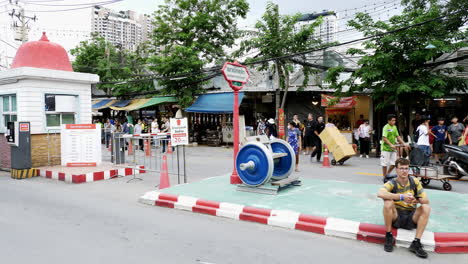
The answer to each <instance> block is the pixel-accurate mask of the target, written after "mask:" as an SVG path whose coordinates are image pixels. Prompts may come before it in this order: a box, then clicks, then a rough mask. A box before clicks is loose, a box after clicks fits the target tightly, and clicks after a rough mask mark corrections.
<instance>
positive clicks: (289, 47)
mask: <svg viewBox="0 0 468 264" xmlns="http://www.w3.org/2000/svg"><path fill="white" fill-rule="evenodd" d="M301 17H302V15H301V14H297V15H294V16H289V15H280V14H279V7H278V5H277V4H274V3H271V2H268V3H267V6H266V11H265V13H264V14H263V16H262V19H261V20H260V21H258V22H257V23H256V24H255V28H256V31H257V32H256V33H254V36H253V37H252V38H250V39H248V40H245V41H243V42H242V43H241V46H240V49H239V50H238V51H237V52H236V53H234V56H241V55H244V54H247V53H249V52H251V51H252V50H258V54H257V55H256V56H255V57H254V58H249V59H247V60H246V62H247V63H249V62H252V61H262V60H264V59H265V62H263V63H260V64H259V65H260V66H259V67H258V70H270V71H272V72H273V73H275V74H276V75H277V76H278V80H279V87H278V89H277V94H276V95H277V97H276V98H277V105H276V108H284V106H285V103H286V97H287V93H288V88H289V74H290V73H291V72H292V70H293V66H294V65H301V66H302V71H303V73H304V77H305V78H304V81H303V84H302V87H301V88H303V87H305V86H306V85H307V83H308V82H309V77H310V75H311V74H312V73H313V72H315V68H314V67H312V66H310V64H308V63H305V61H306V57H305V56H303V57H302V58H297V57H295V58H294V57H285V58H278V57H281V56H284V55H287V54H291V53H297V52H303V51H306V50H310V49H314V48H318V47H319V46H320V40H318V39H314V38H312V35H313V33H314V30H315V28H316V27H317V26H318V25H320V23H322V19H321V18H319V19H316V20H315V21H314V22H312V23H310V24H308V25H305V26H303V27H300V28H299V27H298V25H297V22H298V21H299V19H300V18H301ZM271 58H278V59H275V60H274V61H273V62H272V63H270V62H269V59H271ZM281 91H284V95H283V98H282V100H281V105H279V100H278V99H279V98H280V93H281Z"/></svg>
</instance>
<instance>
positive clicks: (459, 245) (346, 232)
mask: <svg viewBox="0 0 468 264" xmlns="http://www.w3.org/2000/svg"><path fill="white" fill-rule="evenodd" d="M138 200H139V202H140V203H143V204H148V205H155V206H160V207H168V208H175V209H180V210H185V211H192V212H196V213H202V214H209V215H213V216H219V217H226V218H231V219H236V220H243V221H249V222H257V223H261V224H266V225H271V226H276V227H283V228H288V229H297V230H302V231H306V232H313V233H318V234H323V235H327V236H335V237H342V238H349V239H355V240H360V241H365V242H369V243H378V244H383V243H384V241H385V227H384V226H382V225H375V224H368V223H360V222H356V221H350V220H345V219H339V218H333V217H328V218H327V217H321V216H312V215H305V214H301V213H298V212H293V211H287V210H272V209H266V208H257V207H252V206H244V205H240V204H233V203H225V202H215V201H208V200H202V199H198V198H194V197H189V196H178V195H174V194H167V193H160V192H157V191H151V192H147V193H145V194H144V195H143V196H141V197H140V198H139V199H138ZM392 233H393V236H394V237H395V239H396V245H397V246H399V247H405V248H408V247H409V246H410V244H411V242H412V241H413V239H414V234H415V230H405V229H398V230H397V229H392ZM421 243H422V244H423V245H424V247H425V249H426V250H427V251H431V252H436V253H468V233H440V232H439V233H437V232H436V233H434V232H430V231H425V232H424V234H423V237H422V238H421Z"/></svg>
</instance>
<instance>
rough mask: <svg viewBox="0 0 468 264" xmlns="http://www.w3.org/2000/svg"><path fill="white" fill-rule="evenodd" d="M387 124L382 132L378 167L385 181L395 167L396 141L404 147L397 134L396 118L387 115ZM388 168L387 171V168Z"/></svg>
mask: <svg viewBox="0 0 468 264" xmlns="http://www.w3.org/2000/svg"><path fill="white" fill-rule="evenodd" d="M387 122H388V123H387V124H386V125H385V126H384V127H383V130H382V144H381V146H380V150H381V155H380V165H381V166H382V173H383V177H384V179H385V176H386V175H387V174H390V172H392V170H393V168H394V167H395V161H396V159H397V147H396V146H395V145H396V144H397V141H398V142H400V143H401V144H402V145H405V142H404V141H403V139H401V137H400V134H399V133H398V128H397V127H396V125H395V123H396V116H395V115H388V117H387ZM388 166H390V168H389V169H388V171H387V167H388Z"/></svg>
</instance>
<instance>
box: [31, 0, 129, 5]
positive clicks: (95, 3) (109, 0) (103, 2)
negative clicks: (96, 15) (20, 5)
mask: <svg viewBox="0 0 468 264" xmlns="http://www.w3.org/2000/svg"><path fill="white" fill-rule="evenodd" d="M121 1H123V0H108V1H102V2H92V3H84V4H83V3H81V4H66V5H65V4H63V5H60V4H36V3H35V2H36V1H30V2H25V3H28V4H29V5H37V6H84V5H91V6H94V5H101V4H112V3H117V2H121Z"/></svg>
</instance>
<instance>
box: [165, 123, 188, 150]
mask: <svg viewBox="0 0 468 264" xmlns="http://www.w3.org/2000/svg"><path fill="white" fill-rule="evenodd" d="M170 122H171V145H172V146H178V145H188V143H189V140H188V122H187V118H171V119H170Z"/></svg>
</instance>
